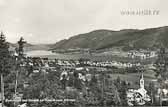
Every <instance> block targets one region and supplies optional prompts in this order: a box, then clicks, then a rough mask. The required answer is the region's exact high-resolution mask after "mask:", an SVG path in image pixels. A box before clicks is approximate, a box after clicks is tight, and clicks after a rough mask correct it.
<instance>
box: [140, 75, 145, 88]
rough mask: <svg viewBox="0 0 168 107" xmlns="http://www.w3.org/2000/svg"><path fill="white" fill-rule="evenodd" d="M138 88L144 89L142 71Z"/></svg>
mask: <svg viewBox="0 0 168 107" xmlns="http://www.w3.org/2000/svg"><path fill="white" fill-rule="evenodd" d="M140 88H142V89H144V77H143V73H142V75H141V79H140Z"/></svg>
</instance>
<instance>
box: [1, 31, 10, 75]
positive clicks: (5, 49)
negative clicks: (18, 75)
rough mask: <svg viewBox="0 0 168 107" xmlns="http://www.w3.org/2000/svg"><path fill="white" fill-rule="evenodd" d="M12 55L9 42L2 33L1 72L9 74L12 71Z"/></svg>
mask: <svg viewBox="0 0 168 107" xmlns="http://www.w3.org/2000/svg"><path fill="white" fill-rule="evenodd" d="M10 61H11V56H10V52H9V44H8V43H7V42H6V38H5V35H4V34H3V33H2V32H1V34H0V73H1V74H2V75H7V74H8V73H9V71H10V65H11V64H10Z"/></svg>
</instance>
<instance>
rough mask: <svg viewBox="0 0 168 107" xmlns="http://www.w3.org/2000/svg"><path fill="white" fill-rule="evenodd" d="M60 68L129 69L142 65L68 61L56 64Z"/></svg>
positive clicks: (115, 62)
mask: <svg viewBox="0 0 168 107" xmlns="http://www.w3.org/2000/svg"><path fill="white" fill-rule="evenodd" d="M56 64H57V65H60V66H73V67H75V66H78V65H81V64H83V65H86V66H95V67H117V68H127V67H128V68H129V67H133V66H140V65H141V64H140V63H130V62H117V61H83V62H80V61H78V60H76V61H68V60H58V62H57V63H56Z"/></svg>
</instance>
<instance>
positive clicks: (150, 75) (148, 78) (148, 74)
mask: <svg viewBox="0 0 168 107" xmlns="http://www.w3.org/2000/svg"><path fill="white" fill-rule="evenodd" d="M140 76H141V73H127V74H111V79H113V80H114V79H117V78H118V77H120V79H121V80H125V81H128V82H130V83H131V84H136V85H137V86H139V79H140ZM144 81H145V86H148V85H149V83H151V82H153V83H154V84H156V85H157V81H156V77H155V73H154V72H153V71H145V72H144ZM135 87H136V86H135Z"/></svg>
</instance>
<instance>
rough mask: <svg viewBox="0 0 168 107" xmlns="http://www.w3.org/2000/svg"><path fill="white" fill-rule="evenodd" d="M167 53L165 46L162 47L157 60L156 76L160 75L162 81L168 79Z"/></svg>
mask: <svg viewBox="0 0 168 107" xmlns="http://www.w3.org/2000/svg"><path fill="white" fill-rule="evenodd" d="M167 59H168V58H167V55H166V52H165V48H161V49H160V51H159V52H158V58H157V60H156V63H155V66H156V70H155V72H156V77H159V76H160V79H161V80H160V81H164V80H166V79H167V76H168V72H167V71H168V70H167V67H168V61H167Z"/></svg>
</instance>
